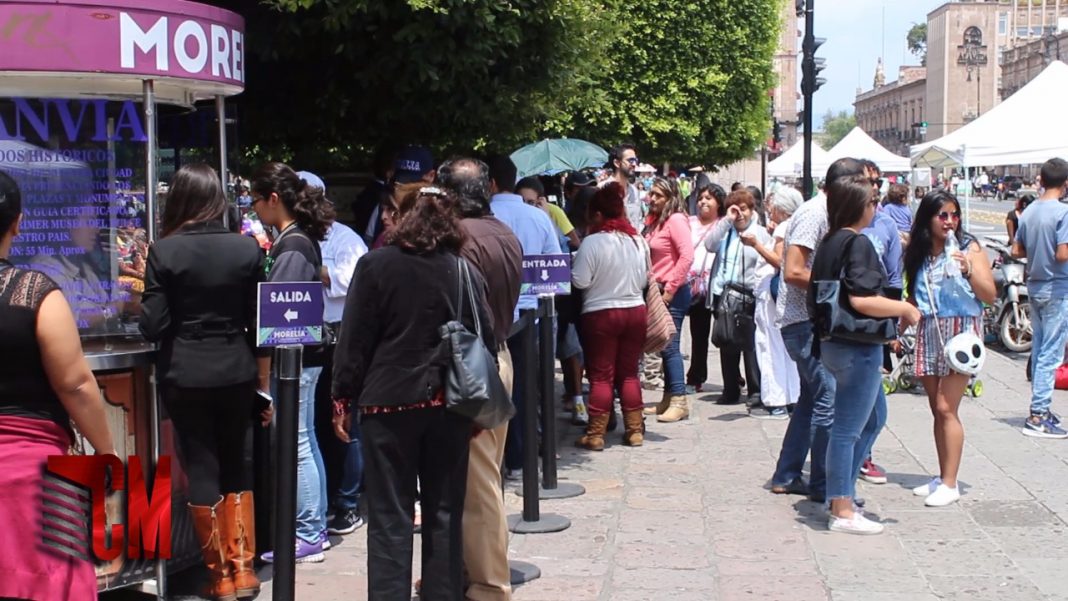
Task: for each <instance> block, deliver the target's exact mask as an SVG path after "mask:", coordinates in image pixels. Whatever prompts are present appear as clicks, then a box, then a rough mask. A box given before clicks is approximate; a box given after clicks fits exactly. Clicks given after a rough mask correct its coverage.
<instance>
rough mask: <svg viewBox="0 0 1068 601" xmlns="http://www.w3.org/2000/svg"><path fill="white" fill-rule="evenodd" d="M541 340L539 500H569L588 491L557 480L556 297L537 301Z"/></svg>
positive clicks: (539, 357)
mask: <svg viewBox="0 0 1068 601" xmlns="http://www.w3.org/2000/svg"><path fill="white" fill-rule="evenodd" d="M538 317H539V318H540V319H541V321H540V322H538V338H539V343H540V347H539V350H538V379H539V381H540V382H541V386H540V388H541V433H542V443H541V475H542V482H541V488H540V489H539V490H538V497H539V498H541V499H569V498H571V497H577V496H579V495H581V494H584V493H585V492H586V489H585V487H583V486H582V485H581V484H575V483H573V482H558V481H557V479H556V402H555V401H556V398H555V397H556V394H555V392H556V387H555V378H554V376H553V367H554V364H555V353H554V352H553V347H554V343H555V340H554V336H553V320H554V319H556V310H555V305H554V298H553V297H552V296H543V297H541V298H539V299H538ZM525 490H526V480H525V479H524V481H523V489H521V490H519V491H517V492H518V494H520V495H522V494H524V493H523V491H525Z"/></svg>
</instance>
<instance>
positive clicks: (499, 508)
mask: <svg viewBox="0 0 1068 601" xmlns="http://www.w3.org/2000/svg"><path fill="white" fill-rule="evenodd" d="M497 359H498V362H499V364H500V374H501V379H502V380H503V381H504V386H505V388H507V389H508V394H511V393H512V356H511V354H509V352H508V347H507V346H506V345H503V344H502V345H501V348H500V349H499V350H498V352H497ZM507 434H508V422H505V423H504V424H503V425H501V426H500V427H498V428H496V429H494V430H486V431H484V432H482V433H481V434H479V435H478V436H476V437H475V438H474V440H472V441H471V454H470V457H469V459H468V464H467V498H466V499H465V501H464V521H463V527H464V567H465V568H466V570H467V578H468V582H469V586H468V588H467V598H468V599H470V600H472V601H510V600H511V598H512V585H511V572H510V571H509V569H508V524H507V523H506V522H505V517H504V498H503V496H502V494H503V491H502V489H501V461H502V460H503V459H504V440H505V438H506V437H507Z"/></svg>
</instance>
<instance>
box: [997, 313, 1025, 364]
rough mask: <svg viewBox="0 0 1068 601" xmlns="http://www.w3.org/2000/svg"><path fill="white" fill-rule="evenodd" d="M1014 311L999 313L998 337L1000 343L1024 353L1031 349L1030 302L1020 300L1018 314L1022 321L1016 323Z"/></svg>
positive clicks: (1015, 351)
mask: <svg viewBox="0 0 1068 601" xmlns="http://www.w3.org/2000/svg"><path fill="white" fill-rule="evenodd" d="M1016 314H1017V312H1016V311H1012V310H1008V311H1005V312H1004V313H1003V314H1002V315H1001V322H1000V323H999V324H998V338H999V339H1000V340H1001V344H1002V345H1003V346H1004V347H1005V348H1006V349H1008V350H1010V351H1012V352H1014V353H1026V352H1028V351H1030V350H1031V304H1030V303H1026V302H1022V303H1020V305H1019V314H1020V315H1021V316H1022V317H1023V319H1024V323H1023V324H1021V323H1017V319H1016Z"/></svg>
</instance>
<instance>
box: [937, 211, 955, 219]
mask: <svg viewBox="0 0 1068 601" xmlns="http://www.w3.org/2000/svg"><path fill="white" fill-rule="evenodd" d="M950 217H952V218H953V219H954V220H955V221H960V211H953V212H952V213H950V212H949V211H942V212H941V213H939V214H938V219H939V220H940V221H949V219H950Z"/></svg>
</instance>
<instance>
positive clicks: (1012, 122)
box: [911, 61, 1068, 168]
mask: <svg viewBox="0 0 1068 601" xmlns="http://www.w3.org/2000/svg"><path fill="white" fill-rule="evenodd" d="M1065 98H1068V65H1065V64H1064V63H1062V62H1061V61H1053V62H1052V63H1050V65H1049V66H1048V67H1046V68H1045V70H1043V71H1042V72H1041V73H1039V74H1038V76H1037V77H1035V78H1034V79H1033V80H1031V81H1030V82H1029V83H1028V84H1027V85H1025V86H1024V87H1022V88H1020V90H1019V91H1017V92H1016V93H1015V94H1013V95H1012V96H1009V97H1008V98H1006V99H1005V100H1004V101H1003V102H1002V103H1001V104H999V105H997V106H995V107H994V108H992V109H990V110H989V111H987V112H986V113H985V114H984V115H982V116H980V117H979V118H978V119H976V120H975V121H972V122H971V123H969V124H967V125H965V126H964V127H962V128H960V129H958V130H956V131H954V132H952V133H950V134H947V135H945V136H943V137H941V138H938V139H937V140H933V141H931V142H927V143H925V144H919V145H916V146H913V147H912V152H911V154H912V157H911V158H912V164H913V165H916V166H918V167H934V168H943V167H956V166H958V165H963V166H965V167H994V166H998V165H1028V164H1034V163H1043V162H1045V161H1047V160H1048V159H1051V158H1053V157H1061V158H1064V159H1068V119H1065V112H1064V102H1065Z"/></svg>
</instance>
